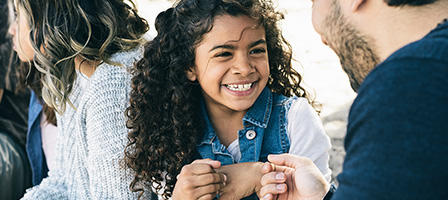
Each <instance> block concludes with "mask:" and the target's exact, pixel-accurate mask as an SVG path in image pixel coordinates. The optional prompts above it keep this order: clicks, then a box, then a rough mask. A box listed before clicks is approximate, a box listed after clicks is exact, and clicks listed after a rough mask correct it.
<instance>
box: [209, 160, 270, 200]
mask: <svg viewBox="0 0 448 200" xmlns="http://www.w3.org/2000/svg"><path fill="white" fill-rule="evenodd" d="M262 165H263V163H261V162H245V163H238V164H232V165H225V166H222V167H220V168H218V169H216V171H217V172H219V173H223V174H225V175H227V182H226V185H225V187H224V188H222V189H221V190H220V197H219V199H223V200H226V199H232V200H233V199H242V198H244V197H247V196H249V195H251V194H253V193H258V192H259V191H260V189H261V184H260V180H261V177H262V176H263V174H262V173H261V167H262Z"/></svg>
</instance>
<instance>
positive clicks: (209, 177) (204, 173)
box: [172, 159, 226, 200]
mask: <svg viewBox="0 0 448 200" xmlns="http://www.w3.org/2000/svg"><path fill="white" fill-rule="evenodd" d="M220 166H221V163H220V162H219V161H213V160H210V159H201V160H195V161H194V162H193V163H191V164H189V165H185V166H184V167H182V170H181V171H180V174H179V175H178V177H177V182H176V185H175V186H174V191H173V196H172V199H173V200H183V199H186V200H188V199H194V200H196V199H198V200H212V199H213V198H214V197H215V196H216V195H217V194H218V192H219V190H220V189H221V188H222V187H224V185H225V184H226V177H225V175H224V174H219V173H217V172H216V171H215V170H214V169H216V168H218V167H220Z"/></svg>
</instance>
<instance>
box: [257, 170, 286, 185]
mask: <svg viewBox="0 0 448 200" xmlns="http://www.w3.org/2000/svg"><path fill="white" fill-rule="evenodd" d="M285 181H286V175H285V174H284V173H283V172H270V173H267V174H265V175H263V177H261V180H260V183H261V185H262V186H265V185H269V184H277V183H284V182H285Z"/></svg>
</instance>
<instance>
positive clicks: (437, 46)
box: [261, 0, 448, 200]
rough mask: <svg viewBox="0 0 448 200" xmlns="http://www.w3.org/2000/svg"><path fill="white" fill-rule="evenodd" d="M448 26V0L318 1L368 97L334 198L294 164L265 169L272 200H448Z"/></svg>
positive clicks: (335, 44) (327, 30) (318, 13)
mask: <svg viewBox="0 0 448 200" xmlns="http://www.w3.org/2000/svg"><path fill="white" fill-rule="evenodd" d="M447 18H448V0H314V3H313V25H314V28H315V30H316V31H317V32H318V33H319V34H320V35H321V37H322V41H323V42H324V43H325V44H327V45H328V46H329V47H330V48H332V49H333V50H334V51H335V53H336V54H337V55H338V56H339V58H340V61H341V65H342V68H343V69H344V71H345V72H346V73H347V75H348V76H349V78H350V84H351V86H352V88H353V90H355V91H356V92H357V93H358V96H357V98H356V99H355V101H354V103H353V105H352V107H351V109H350V114H349V119H348V127H347V135H346V138H345V144H344V146H345V149H346V152H347V154H346V157H345V161H344V164H343V171H342V173H341V174H340V175H339V176H338V181H339V188H338V189H337V191H336V192H335V193H334V194H333V190H331V191H330V192H329V193H327V191H329V188H330V185H329V184H327V183H325V181H323V180H324V179H322V176H321V175H320V173H319V172H318V171H316V169H317V168H316V167H315V166H314V164H313V163H312V162H310V161H309V160H308V159H306V158H301V157H295V156H292V155H287V154H285V155H277V156H270V157H269V160H270V161H271V162H272V163H274V164H276V165H277V166H276V167H274V165H272V164H270V165H269V164H266V165H264V166H263V173H265V175H264V177H263V179H262V181H261V184H262V185H263V188H262V190H261V194H262V196H264V197H265V199H272V198H274V197H275V198H277V197H278V198H279V199H294V200H296V199H322V198H323V197H324V196H325V198H324V199H330V198H331V199H332V200H339V199H344V200H346V199H363V200H370V199H372V200H373V199H375V200H376V199H394V200H395V199H446V198H447V196H448V189H447V188H448V187H447V185H446V180H447V179H448V170H447V169H448V22H447ZM285 186H286V187H285ZM285 188H286V189H285ZM332 195H333V196H332ZM331 196H332V197H331Z"/></svg>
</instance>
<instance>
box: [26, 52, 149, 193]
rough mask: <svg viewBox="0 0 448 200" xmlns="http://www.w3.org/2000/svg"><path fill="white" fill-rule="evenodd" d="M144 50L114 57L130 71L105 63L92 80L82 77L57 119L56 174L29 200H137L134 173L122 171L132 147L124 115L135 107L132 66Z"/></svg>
mask: <svg viewBox="0 0 448 200" xmlns="http://www.w3.org/2000/svg"><path fill="white" fill-rule="evenodd" d="M142 53H143V52H142V49H135V50H133V51H130V52H121V53H117V54H115V55H113V56H112V59H111V60H113V61H114V62H119V63H122V64H123V65H124V66H126V67H118V66H112V65H109V64H105V63H103V64H101V65H99V66H98V68H97V69H96V70H95V72H94V74H93V75H92V76H91V77H90V78H88V77H86V76H84V75H83V74H81V73H78V76H77V79H76V81H75V83H74V88H73V92H72V94H71V95H70V100H71V102H72V103H73V104H74V106H75V107H76V110H75V109H73V108H72V107H70V106H68V105H67V109H66V111H65V113H64V114H63V115H58V116H57V121H58V138H57V144H56V158H55V169H54V170H52V171H50V172H49V174H48V175H49V176H48V177H47V178H45V179H44V180H43V181H42V183H41V184H40V185H38V186H35V187H33V188H31V189H29V190H28V191H27V193H26V194H25V196H24V197H23V199H33V200H34V199H45V200H47V199H136V198H137V193H133V192H131V191H130V190H129V184H130V182H131V181H132V177H133V176H132V173H131V172H130V171H129V170H124V169H123V168H122V167H120V161H121V159H122V158H123V156H124V149H125V146H126V143H127V133H128V130H127V128H126V124H125V123H126V118H125V115H124V110H125V109H126V107H127V106H128V104H129V92H130V89H131V88H130V78H131V76H130V74H129V73H128V69H127V68H128V67H129V66H132V65H133V63H134V62H135V61H136V60H137V59H139V58H140V57H141V55H142Z"/></svg>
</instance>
